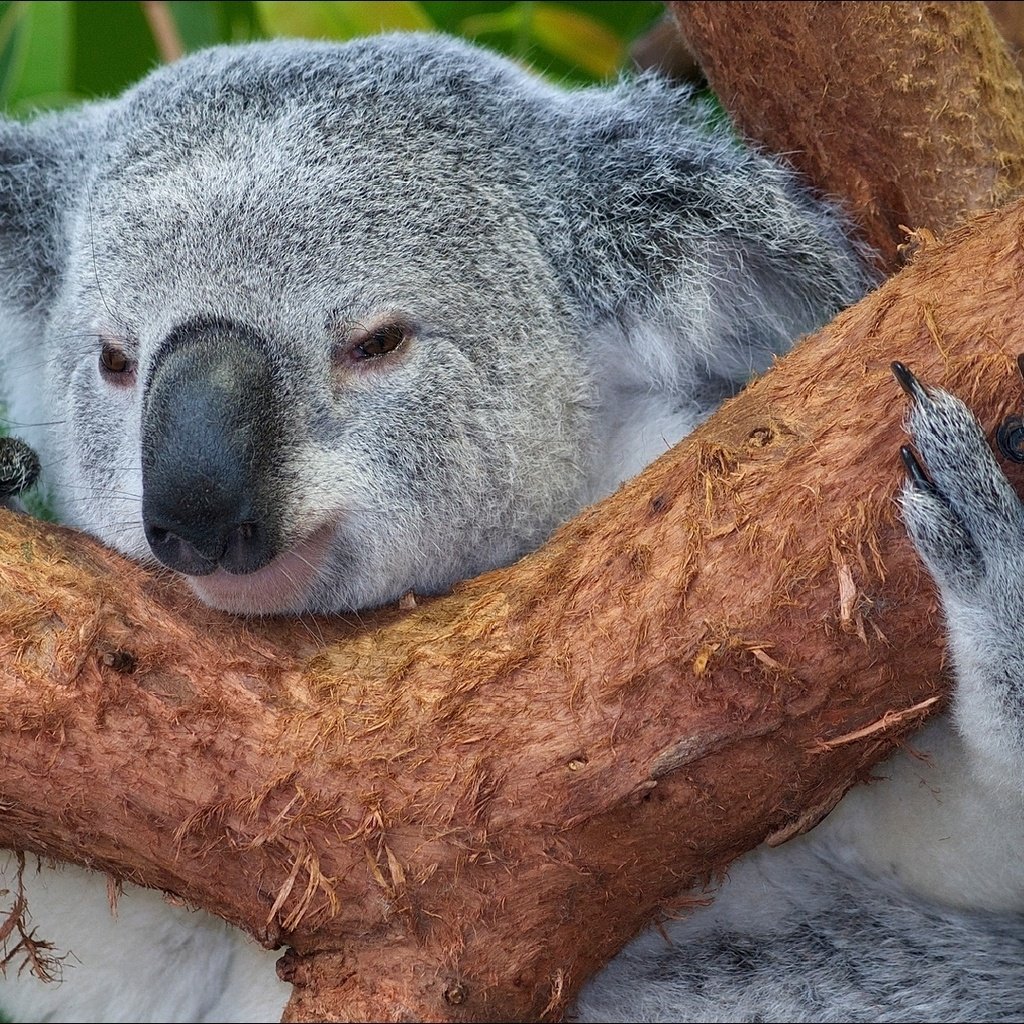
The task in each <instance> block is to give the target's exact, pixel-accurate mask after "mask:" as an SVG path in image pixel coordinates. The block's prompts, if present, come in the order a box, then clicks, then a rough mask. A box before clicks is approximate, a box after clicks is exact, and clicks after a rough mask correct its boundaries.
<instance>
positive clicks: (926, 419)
mask: <svg viewBox="0 0 1024 1024" xmlns="http://www.w3.org/2000/svg"><path fill="white" fill-rule="evenodd" d="M892 369H893V374H894V375H895V377H896V379H897V380H898V381H899V383H900V386H901V387H902V388H903V390H904V391H905V392H906V393H907V394H908V395H909V396H910V399H911V405H910V411H909V413H908V415H907V424H906V426H907V430H908V432H909V433H910V435H911V438H912V439H913V441H914V445H915V446H916V448H917V450H918V451H919V452H920V454H921V456H922V458H923V459H924V463H925V466H926V467H927V470H928V475H926V474H925V471H924V469H922V467H921V464H920V463H919V462H918V460H917V458H916V457H915V455H914V453H913V452H912V451H911V450H910V448H906V447H904V448H902V449H901V450H900V454H901V455H902V457H903V462H904V465H905V466H906V468H907V482H906V484H905V485H904V487H903V492H902V494H901V496H900V504H901V506H902V509H903V520H904V522H905V524H906V527H907V531H908V533H909V534H910V538H911V540H912V541H913V542H914V546H915V547H916V548H917V550H918V553H919V554H920V555H921V558H922V559H923V561H924V563H925V564H926V565H927V566H928V569H929V571H930V572H931V574H932V576H933V577H934V578H935V581H936V583H938V585H939V587H940V588H941V589H942V591H943V596H944V597H945V598H946V599H947V601H948V599H950V598H953V599H955V600H957V601H959V602H961V603H967V604H975V605H977V604H979V603H980V604H982V605H987V604H988V603H989V602H990V601H994V602H997V604H996V607H995V608H993V609H992V610H993V611H998V610H1000V609H1001V610H1003V611H1006V610H1007V609H1005V607H1004V606H1005V603H1006V602H1007V601H1008V600H1013V599H1014V598H1021V599H1022V600H1024V506H1022V504H1021V501H1020V499H1019V498H1018V497H1017V495H1016V493H1015V492H1014V490H1013V488H1012V487H1011V486H1010V482H1009V480H1007V479H1006V476H1005V474H1004V473H1003V471H1002V470H1001V469H1000V468H999V465H998V464H997V462H996V460H995V458H994V456H993V454H992V451H991V449H990V448H989V445H988V442H987V441H986V439H985V434H984V432H983V431H982V429H981V426H980V424H979V423H978V421H977V420H976V419H975V418H974V415H973V414H972V413H971V411H970V410H969V409H968V408H967V406H966V405H964V403H963V402H961V401H960V400H959V399H957V398H954V397H953V396H952V395H950V394H948V393H947V392H945V391H942V390H940V389H938V388H933V389H926V388H925V387H924V386H923V385H922V384H921V383H920V381H918V379H917V378H916V377H915V376H914V375H913V374H912V373H911V372H910V371H909V370H908V369H907V368H906V367H905V366H904V365H903V364H902V363H893V366H892Z"/></svg>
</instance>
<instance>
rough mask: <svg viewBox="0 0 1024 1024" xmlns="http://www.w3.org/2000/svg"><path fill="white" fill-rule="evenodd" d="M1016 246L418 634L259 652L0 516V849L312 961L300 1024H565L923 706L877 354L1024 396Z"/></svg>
mask: <svg viewBox="0 0 1024 1024" xmlns="http://www.w3.org/2000/svg"><path fill="white" fill-rule="evenodd" d="M1022 232H1024V209H1022V207H1021V206H1019V205H1018V206H1015V207H1013V208H1012V209H1010V210H1005V211H1001V212H1000V213H998V214H996V215H993V216H989V217H986V218H982V219H981V220H980V221H978V222H977V224H976V225H974V226H973V227H971V228H970V229H969V230H966V231H964V232H961V233H960V234H958V235H957V236H956V237H955V239H954V240H953V241H952V242H951V243H950V245H948V246H943V247H940V248H938V249H937V250H936V251H934V252H932V253H929V254H927V255H926V256H925V257H923V258H921V259H920V261H919V262H918V263H917V264H916V265H914V266H912V267H911V268H910V269H909V270H907V271H906V272H904V273H903V274H902V275H900V277H898V278H896V279H894V280H893V281H892V282H890V283H889V284H888V285H886V286H885V287H884V288H883V289H882V290H881V291H879V292H878V293H877V294H875V295H872V296H870V297H869V298H868V299H866V300H865V301H864V302H862V303H861V304H860V305H859V306H857V307H856V308H855V309H854V310H852V311H850V312H848V313H847V314H844V315H843V316H841V317H840V318H839V319H838V320H837V321H836V323H835V324H833V325H832V326H831V327H830V328H828V329H826V330H825V331H824V332H822V333H821V334H820V335H819V336H818V337H816V338H815V339H813V340H812V341H810V342H808V343H805V344H804V345H802V346H800V347H799V348H798V349H797V350H796V351H795V352H794V353H792V354H791V355H790V356H789V357H788V358H787V359H786V360H785V361H784V362H783V363H782V364H780V365H779V367H778V368H777V369H776V370H774V371H773V372H772V373H771V374H769V375H768V376H766V377H765V378H764V379H762V380H761V381H758V382H757V383H756V384H755V385H753V386H752V387H751V388H750V389H749V390H748V391H747V392H746V393H744V394H743V395H742V396H740V397H739V398H738V399H735V400H733V401H732V402H729V403H727V405H726V406H725V407H723V409H722V410H721V411H720V413H719V414H718V415H717V416H716V417H715V418H714V419H713V420H712V421H710V422H709V423H708V424H706V425H705V426H704V427H702V428H701V429H699V430H698V431H697V433H696V434H695V435H694V436H693V437H692V438H691V439H690V440H688V441H687V442H684V444H683V445H681V446H679V447H678V448H677V449H675V450H674V451H673V452H671V453H669V454H668V455H667V456H665V457H664V458H663V459H661V460H660V461H659V462H658V463H656V464H655V465H654V466H653V467H652V468H651V469H650V470H648V471H647V472H646V473H645V474H644V475H643V476H642V477H640V478H638V479H637V480H636V481H633V482H632V483H631V484H629V485H628V486H627V487H625V488H623V489H622V490H621V491H620V492H619V493H618V494H617V495H615V496H614V497H613V498H612V499H610V500H609V501H607V502H605V503H603V504H602V505H601V506H598V507H596V508H594V509H591V510H589V511H588V512H586V513H584V514H583V515H582V516H580V517H579V518H578V519H577V520H575V521H574V522H572V523H571V524H569V525H568V526H567V527H565V528H564V529H563V530H562V531H560V533H559V534H558V535H557V536H556V538H555V539H554V540H553V541H552V542H551V543H550V544H549V545H548V546H547V547H546V548H545V549H544V550H543V551H541V552H539V553H538V554H536V555H534V556H531V557H530V558H527V559H525V560H524V561H523V562H521V563H519V564H518V565H516V566H513V567H511V568H509V569H506V570H502V571H499V572H495V573H491V574H489V575H487V576H484V577H482V578H480V579H478V580H475V581H473V582H471V583H468V584H465V585H463V586H461V587H459V588H458V589H457V590H456V592H455V593H454V594H453V595H451V596H450V597H447V598H442V599H438V600H435V601H431V602H429V603H425V604H423V605H421V606H420V607H418V608H416V609H414V610H413V611H411V612H409V613H408V614H405V615H396V614H393V613H392V614H385V615H380V616H377V617H375V618H374V619H372V620H369V621H367V622H364V623H363V624H362V625H361V626H359V627H358V628H355V627H351V626H346V625H344V624H341V623H338V622H325V621H318V622H315V623H314V622H310V621H306V622H304V623H286V622H276V623H266V624H262V625H261V624H256V623H249V624H246V625H244V626H240V624H239V623H238V621H237V620H234V619H231V618H230V617H227V616H220V615H217V614H215V613H213V612H210V611H208V610H206V609H203V608H199V607H196V606H195V604H194V603H193V602H192V600H191V599H190V598H189V597H187V596H186V595H185V594H184V593H183V592H182V591H181V590H180V589H179V588H177V587H176V586H175V585H172V584H170V583H164V582H161V581H159V580H156V579H154V578H153V577H151V576H149V575H148V574H146V573H145V572H144V571H143V570H141V569H140V568H138V567H137V566H134V565H131V564H128V563H126V562H123V561H122V560H121V559H119V558H118V557H117V556H115V555H113V554H111V553H109V552H106V551H103V550H102V549H100V548H99V546H98V545H96V544H95V543H94V542H92V541H90V540H88V539H87V538H84V537H78V536H75V535H73V534H69V533H67V532H66V531H61V530H55V529H53V528H52V527H47V526H45V525H43V524H39V523H35V522H32V521H29V520H25V519H20V518H14V517H6V518H5V519H4V522H3V531H2V535H0V545H2V551H3V552H4V556H3V561H2V563H0V593H2V594H4V595H5V597H4V605H3V608H2V611H0V657H2V664H3V669H2V672H0V707H2V708H3V712H2V720H0V725H2V729H0V756H2V758H3V761H4V765H5V767H4V772H3V783H2V787H3V792H2V797H0V799H2V801H3V806H4V807H5V809H6V813H5V814H4V816H3V819H2V821H0V842H3V843H4V844H5V845H13V846H18V847H22V848H26V849H30V850H33V851H37V852H40V853H44V854H46V855H49V856H55V857H58V858H61V859H69V860H75V861H78V862H82V863H88V864H91V865H93V866H98V867H101V868H103V869H105V870H109V871H112V872H114V873H115V874H116V875H118V876H119V877H127V878H130V879H131V880H133V881H138V882H141V883H142V884H145V885H151V886H158V887H161V888H165V889H168V890H171V891H173V892H176V893H178V894H180V895H182V896H184V897H185V898H187V899H189V900H192V901H194V902H197V903H200V904H201V905H203V906H205V907H207V908H209V909H211V910H213V911H214V912H216V913H219V914H221V915H222V916H224V917H226V918H227V919H228V920H230V921H233V922H235V923H236V924H238V925H240V926H242V927H245V928H247V929H248V930H249V931H251V932H252V933H253V934H255V935H258V936H259V937H260V938H261V939H262V940H263V941H265V942H268V943H272V944H273V943H278V942H284V943H288V944H289V945H291V946H293V947H294V950H295V952H294V954H292V955H291V957H290V959H289V964H288V968H287V969H288V971H289V972H290V976H291V977H292V978H293V979H294V980H295V981H296V982H297V983H301V984H297V987H296V992H295V995H294V997H293V1000H292V1003H291V1004H290V1010H289V1014H290V1019H293V1020H316V1019H321V1020H322V1019H325V1018H335V1019H380V1020H399V1019H406V1018H408V1017H413V1018H417V1019H423V1020H449V1019H469V1018H472V1019H478V1020H488V1019H493V1020H497V1019H505V1020H508V1019H528V1018H537V1017H540V1016H542V1015H545V1014H549V1015H551V1014H557V1013H558V1012H560V1011H561V1010H562V1009H563V1008H564V1007H565V1006H566V1004H567V1001H568V1000H569V999H571V997H572V995H573V994H574V993H575V991H576V990H577V988H578V986H579V984H580V983H581V982H582V980H583V979H584V978H586V977H587V976H588V975H589V974H590V973H591V972H592V971H593V970H594V969H596V968H597V967H598V966H599V965H600V964H601V963H603V962H604V961H605V960H606V959H607V958H608V957H610V956H611V955H612V954H613V953H614V952H615V951H616V950H617V949H618V948H619V947H620V946H621V944H622V943H623V942H624V941H625V940H626V939H627V938H628V937H629V936H630V935H632V934H633V933H634V932H635V931H636V930H637V928H639V927H640V926H641V925H642V924H644V923H646V922H648V921H649V920H650V919H651V918H652V916H653V915H654V914H656V913H657V912H658V911H659V910H661V909H664V908H666V907H668V906H671V905H677V904H678V897H677V892H678V890H679V889H680V887H681V886H682V887H684V888H685V887H686V886H698V887H699V886H700V885H702V884H703V883H704V882H706V881H707V880H708V879H709V878H712V877H714V876H716V874H717V873H718V872H720V871H721V870H722V869H723V868H724V867H725V865H726V864H728V863H729V861H730V860H731V859H732V858H734V857H735V856H737V855H738V854H739V853H741V852H743V851H744V850H745V849H748V848H750V847H751V846H753V845H756V844H757V843H758V842H760V841H761V840H762V839H763V838H765V837H769V838H770V839H771V838H773V837H774V840H775V841H778V840H781V839H783V838H787V837H788V836H789V835H791V834H793V833H794V832H795V831H799V830H801V829H803V828H805V827H807V826H809V825H810V824H813V822H814V821H815V820H817V818H818V817H820V815H821V814H823V813H825V812H826V811H827V810H828V809H829V808H830V807H831V806H832V805H833V804H834V803H835V801H836V800H838V799H839V797H840V796H841V795H842V793H843V792H844V791H845V789H846V788H847V787H848V786H849V785H850V784H851V782H853V781H854V780H855V779H858V778H863V777H864V776H865V774H866V771H867V768H868V766H869V764H870V763H871V762H872V761H873V760H875V759H877V758H878V757H879V756H881V755H882V754H884V753H885V752H886V751H887V750H889V749H891V748H892V746H893V744H894V743H896V742H897V741H898V740H899V739H900V737H901V736H902V735H903V734H904V733H905V732H906V731H907V730H908V729H909V728H911V727H913V726H914V725H916V724H918V723H919V722H920V720H921V718H922V717H923V715H924V714H925V713H926V712H927V711H928V710H930V708H931V707H932V706H933V703H932V702H933V700H934V698H936V696H937V695H938V694H939V692H940V688H939V680H940V671H939V670H940V642H939V639H938V637H939V633H940V629H939V624H938V622H937V621H936V613H935V608H936V604H935V599H934V596H933V595H932V592H931V589H930V585H929V583H928V581H927V579H926V577H925V575H924V573H923V570H922V569H921V568H920V567H919V565H918V563H917V561H916V559H915V558H914V556H913V553H912V551H911V549H910V546H909V544H908V542H907V541H906V540H905V538H904V536H903V531H902V528H901V526H900V524H899V522H898V521H897V517H896V514H895V507H894V503H893V493H894V489H895V487H896V485H897V483H898V482H899V477H900V473H899V472H898V470H897V468H896V467H897V459H896V451H897V449H898V446H899V444H900V443H901V440H902V435H901V431H900V427H899V421H900V417H901V407H900V402H899V400H898V397H897V396H898V389H897V388H896V387H895V385H894V383H893V382H892V381H891V380H890V377H889V371H888V363H889V360H890V359H892V358H895V357H898V358H900V359H903V360H905V361H907V362H909V363H910V364H911V365H912V366H913V368H914V369H915V370H917V371H919V372H920V374H921V376H922V377H923V379H924V380H926V381H928V382H929V383H935V384H941V385H943V386H946V387H950V388H951V389H952V390H955V391H957V392H959V393H960V394H962V395H964V396H965V397H966V398H968V399H969V400H970V401H972V402H973V403H974V404H975V405H976V406H977V407H978V408H979V409H980V411H981V414H982V416H983V418H984V419H985V421H986V422H987V423H988V424H989V425H991V424H992V423H993V422H994V420H995V418H996V417H998V416H1000V415H1002V414H1004V413H1005V412H1007V411H1008V410H1009V409H1010V408H1011V407H1014V406H1016V405H1018V404H1019V400H1020V398H1019V392H1020V387H1019V382H1018V379H1017V378H1016V376H1015V373H1014V359H1013V355H1014V353H1015V352H1016V351H1017V350H1018V349H1021V350H1024V336H1022V327H1021V324H1020V318H1019V315H1018V306H1017V292H1018V284H1017V282H1018V281H1019V279H1020V275H1021V273H1022V272H1024V261H1022V254H1021V246H1020V238H1021V237H1022ZM977 295H984V302H978V301H977V299H976V296H977ZM322 641H323V642H324V643H326V645H327V646H325V647H322V646H321V642H322ZM893 708H896V709H897V713H896V714H895V715H894V714H893V713H892V709H893ZM752 779H756V785H754V784H752V782H751V780H752ZM725 809H728V810H727V811H726V810H725ZM680 823H685V825H681V824H680ZM684 902H685V900H684Z"/></svg>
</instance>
